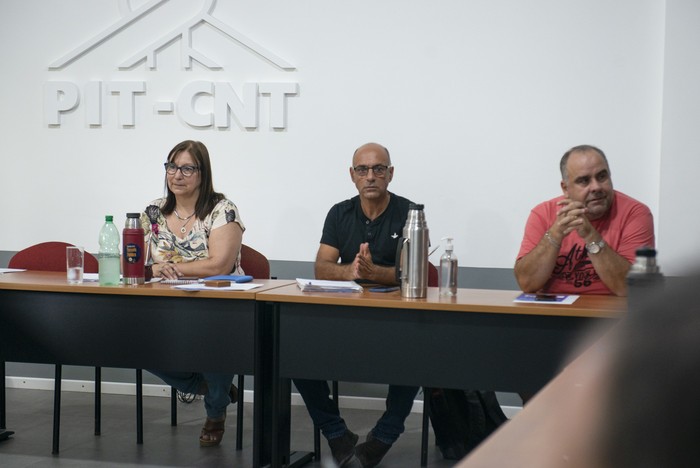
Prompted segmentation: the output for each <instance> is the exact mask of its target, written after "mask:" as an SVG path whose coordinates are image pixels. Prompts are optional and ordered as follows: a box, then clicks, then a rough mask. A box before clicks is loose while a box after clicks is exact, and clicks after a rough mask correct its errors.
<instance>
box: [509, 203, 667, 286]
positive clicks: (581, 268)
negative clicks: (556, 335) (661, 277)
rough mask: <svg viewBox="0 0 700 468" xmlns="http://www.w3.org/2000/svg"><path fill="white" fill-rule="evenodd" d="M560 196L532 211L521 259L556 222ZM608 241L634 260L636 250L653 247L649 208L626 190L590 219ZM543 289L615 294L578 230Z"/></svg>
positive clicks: (563, 246)
mask: <svg viewBox="0 0 700 468" xmlns="http://www.w3.org/2000/svg"><path fill="white" fill-rule="evenodd" d="M563 198H564V197H563V196H560V197H557V198H553V199H551V200H548V201H546V202H543V203H540V204H539V205H537V206H536V207H535V208H533V210H532V211H531V212H530V217H529V218H528V220H527V225H526V226H525V235H524V237H523V241H522V243H521V245H520V252H519V253H518V259H520V258H522V257H524V256H525V255H527V254H528V253H529V252H530V251H531V250H532V249H534V248H535V246H536V245H537V244H538V243H539V242H540V240H541V239H542V236H544V233H545V232H546V231H547V229H549V228H550V227H551V226H552V224H554V222H555V220H556V217H557V212H558V211H559V207H558V206H557V202H558V201H560V200H562V199H563ZM591 224H592V225H593V227H594V228H595V229H596V230H597V231H598V232H599V233H600V235H601V236H602V237H603V240H604V241H605V243H606V244H607V246H606V247H605V248H610V249H613V250H614V251H615V252H617V253H618V254H619V255H620V256H622V257H624V258H626V259H627V260H628V261H629V262H630V264H631V263H634V260H635V257H636V251H637V249H638V248H639V247H643V246H645V245H647V246H650V247H653V246H654V220H653V217H652V214H651V211H650V210H649V208H648V207H647V206H646V205H644V204H643V203H641V202H639V201H637V200H635V199H634V198H632V197H629V196H627V195H625V194H624V193H621V192H618V191H615V192H614V198H613V203H612V206H611V207H610V210H609V211H608V213H607V214H606V215H605V216H603V217H602V218H600V219H596V220H594V221H591ZM543 290H544V291H547V292H551V293H560V294H612V291H610V289H609V288H608V287H607V286H605V284H604V283H603V281H602V280H601V279H600V277H599V276H598V274H597V273H596V271H595V268H593V264H592V263H591V260H590V258H589V257H588V251H587V250H586V243H585V242H584V240H583V239H582V238H581V236H579V235H578V233H577V232H576V231H573V232H572V233H571V234H569V235H568V236H566V237H565V238H564V239H563V240H562V243H561V248H560V249H559V256H558V257H557V262H556V265H555V267H554V270H553V271H552V276H551V278H550V279H549V281H548V282H547V284H546V285H545V287H544V288H543Z"/></svg>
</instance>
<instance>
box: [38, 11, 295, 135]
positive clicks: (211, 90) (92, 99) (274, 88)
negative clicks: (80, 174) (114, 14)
mask: <svg viewBox="0 0 700 468" xmlns="http://www.w3.org/2000/svg"><path fill="white" fill-rule="evenodd" d="M118 1H119V9H120V12H121V14H122V17H121V18H120V19H119V20H117V21H116V22H115V23H113V24H112V25H111V26H109V27H108V28H106V29H105V30H104V31H102V32H100V33H99V34H97V35H95V36H94V37H92V38H90V39H88V40H86V41H85V42H83V43H82V44H80V45H79V46H78V47H76V48H75V49H74V50H72V51H70V52H68V53H67V54H65V55H64V56H62V57H60V58H58V59H57V60H55V61H54V62H52V63H51V64H50V65H49V70H50V71H51V72H60V71H62V70H64V69H65V68H66V67H68V66H69V65H70V64H71V63H73V62H75V61H76V60H79V59H80V58H81V57H83V56H85V55H87V54H89V53H90V52H92V51H94V50H95V49H97V48H99V47H100V46H101V45H102V44H104V43H105V42H106V41H108V40H110V39H111V38H113V37H114V36H116V35H118V34H119V33H121V32H122V31H124V30H126V29H127V28H129V26H131V25H133V24H134V23H135V22H137V21H138V20H139V19H141V18H143V17H145V16H146V15H149V14H155V12H156V11H157V9H158V7H160V6H161V5H163V4H165V3H167V2H168V1H170V0H149V1H146V2H145V3H143V4H142V5H141V6H139V7H138V8H136V9H132V6H131V2H130V0H118ZM215 6H216V0H205V3H204V6H203V7H202V9H201V10H200V11H199V12H198V13H197V14H196V15H195V16H194V17H192V18H191V19H189V20H188V21H186V22H185V23H183V24H180V25H178V26H177V27H176V28H175V29H173V30H172V31H171V32H169V33H167V34H165V35H163V36H161V37H160V38H158V39H157V40H155V41H154V42H152V43H151V44H149V45H147V46H146V47H144V48H143V49H141V50H139V51H138V52H136V53H134V54H133V55H132V56H130V57H129V58H127V59H126V60H124V61H123V62H122V63H120V64H119V67H118V68H119V70H120V71H125V72H127V71H129V70H131V69H133V68H134V67H136V66H138V65H140V64H142V63H145V64H146V66H147V67H148V68H149V69H150V70H154V71H155V70H157V63H156V58H157V55H158V53H159V52H161V51H163V50H165V49H166V48H168V47H172V46H174V45H176V44H178V45H179V47H180V54H179V55H180V61H181V66H182V67H183V69H185V70H187V71H189V70H191V69H192V63H193V61H196V62H198V63H199V64H200V65H202V66H203V67H205V68H207V69H209V70H222V69H223V68H222V67H221V66H220V65H219V64H218V63H216V61H214V60H212V59H211V58H209V57H207V56H206V55H205V54H204V53H203V52H202V51H200V50H198V49H197V48H196V46H195V45H193V31H194V30H195V29H196V28H198V27H202V26H207V27H210V28H214V29H215V30H217V31H218V32H219V33H221V34H223V35H224V36H225V37H227V38H228V39H230V41H231V43H232V46H234V47H242V48H244V49H245V50H248V51H249V52H250V53H252V54H255V55H257V56H258V57H260V58H262V59H264V60H265V61H266V62H267V63H268V64H269V65H270V66H271V67H275V68H277V69H279V70H282V71H285V72H293V71H295V70H296V68H295V67H294V65H292V64H290V63H289V62H287V61H286V60H284V59H283V58H281V57H279V56H278V55H276V54H275V53H273V52H272V51H270V50H268V49H266V48H265V47H263V46H262V45H260V44H258V43H256V42H255V41H253V40H252V39H251V38H249V37H247V36H245V35H244V34H241V33H240V32H238V31H236V30H235V29H234V28H232V27H231V26H229V25H228V24H226V23H224V22H222V21H220V20H219V19H217V18H215V17H214V16H213V15H212V13H213V11H214V8H215ZM147 93H148V82H146V81H128V80H124V81H88V82H87V83H86V84H85V85H84V87H83V89H82V90H81V89H80V87H79V86H78V85H77V84H76V83H75V82H72V81H59V80H51V81H47V82H46V84H45V87H44V118H45V121H46V123H47V125H48V126H49V127H60V126H61V120H62V117H63V116H65V115H66V114H68V113H75V112H76V111H77V110H78V109H79V108H81V107H82V108H84V112H85V121H86V124H87V125H89V126H90V127H98V128H99V127H102V125H103V113H102V107H103V101H104V100H105V96H108V95H109V94H112V95H115V96H117V98H116V100H117V102H118V107H119V121H118V125H119V126H121V127H123V128H134V127H135V126H136V125H137V124H138V123H139V120H140V119H139V118H138V116H137V115H136V109H137V105H136V103H137V102H138V100H139V99H142V98H143V97H144V96H146V95H147ZM298 94H299V84H298V83H297V82H246V83H244V84H243V85H242V92H241V93H240V95H238V94H237V93H236V91H235V90H234V86H233V84H232V83H230V82H226V81H204V80H196V81H191V82H188V83H185V84H184V86H183V87H182V89H181V90H180V92H179V95H178V96H177V97H176V98H174V99H173V100H161V101H157V102H155V103H154V104H153V111H154V113H155V114H156V115H173V114H175V115H177V116H178V117H179V118H180V119H181V120H182V122H184V123H185V124H186V125H189V126H192V127H197V128H212V129H213V128H217V129H219V130H225V129H229V128H230V126H231V118H230V117H233V118H234V120H235V121H236V123H237V124H238V126H239V127H240V128H241V129H245V130H256V129H258V127H259V126H260V123H259V122H258V120H259V114H260V105H261V104H260V100H261V98H262V99H264V100H267V101H268V103H269V120H270V121H269V127H270V128H273V129H275V130H282V129H286V127H287V121H286V120H287V119H286V116H287V99H288V98H289V97H291V96H297V95H298ZM200 99H207V100H208V101H210V102H211V103H212V105H211V110H208V111H202V109H201V107H206V106H197V101H198V100H200ZM265 126H268V125H265Z"/></svg>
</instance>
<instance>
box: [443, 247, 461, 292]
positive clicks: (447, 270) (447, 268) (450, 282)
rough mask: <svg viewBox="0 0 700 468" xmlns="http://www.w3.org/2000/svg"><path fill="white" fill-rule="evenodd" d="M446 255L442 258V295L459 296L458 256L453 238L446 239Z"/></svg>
mask: <svg viewBox="0 0 700 468" xmlns="http://www.w3.org/2000/svg"><path fill="white" fill-rule="evenodd" d="M442 240H444V241H447V242H446V244H445V253H444V254H442V257H440V295H441V296H456V295H457V271H458V270H457V256H456V255H455V254H454V247H453V246H452V238H451V237H444V238H443V239H442Z"/></svg>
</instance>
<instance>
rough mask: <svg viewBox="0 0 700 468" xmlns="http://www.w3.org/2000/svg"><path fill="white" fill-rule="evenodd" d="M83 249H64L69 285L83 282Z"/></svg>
mask: <svg viewBox="0 0 700 468" xmlns="http://www.w3.org/2000/svg"><path fill="white" fill-rule="evenodd" d="M83 260H84V254H83V248H82V247H73V246H71V247H66V276H67V278H68V282H69V283H71V284H80V283H82V282H83Z"/></svg>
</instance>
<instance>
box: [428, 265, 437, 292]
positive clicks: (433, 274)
mask: <svg viewBox="0 0 700 468" xmlns="http://www.w3.org/2000/svg"><path fill="white" fill-rule="evenodd" d="M439 281H440V279H439V278H438V269H437V267H436V266H435V265H433V264H432V263H430V262H428V286H430V287H431V288H437V287H438V286H440V283H439Z"/></svg>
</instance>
